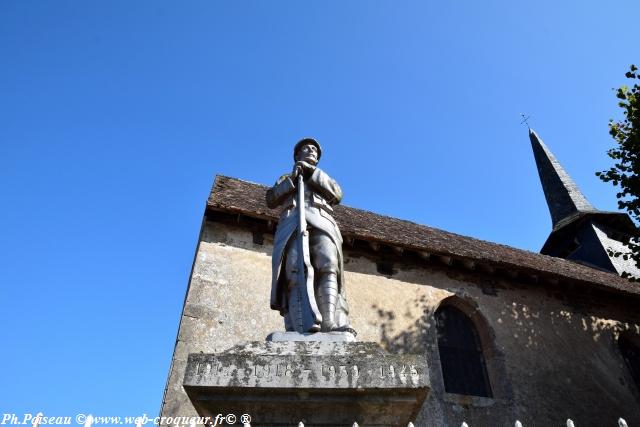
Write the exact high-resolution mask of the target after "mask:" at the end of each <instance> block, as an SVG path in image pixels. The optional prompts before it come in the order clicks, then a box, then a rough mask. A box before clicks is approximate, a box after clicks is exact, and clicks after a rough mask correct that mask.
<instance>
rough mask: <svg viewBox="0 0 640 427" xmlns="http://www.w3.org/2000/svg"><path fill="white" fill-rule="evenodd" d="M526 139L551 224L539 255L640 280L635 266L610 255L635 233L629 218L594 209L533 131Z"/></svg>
mask: <svg viewBox="0 0 640 427" xmlns="http://www.w3.org/2000/svg"><path fill="white" fill-rule="evenodd" d="M529 139H530V140H531V147H532V148H533V155H534V157H535V159H536V165H537V166H538V174H539V175H540V182H541V183H542V189H543V191H544V196H545V198H546V199H547V205H548V206H549V212H550V213H551V221H552V223H553V229H552V230H551V234H550V235H549V237H548V238H547V241H546V242H545V244H544V246H543V247H542V249H541V250H540V253H542V254H545V255H551V256H554V257H559V258H565V259H569V260H572V261H576V262H579V263H582V264H587V265H590V266H592V267H596V268H600V269H604V270H609V271H612V272H616V273H618V274H622V273H623V272H627V273H631V274H633V275H634V276H637V277H640V270H638V269H637V268H636V266H635V262H633V261H632V260H625V259H623V258H621V257H614V256H612V255H610V253H611V252H627V251H628V248H627V247H626V246H625V245H624V244H623V241H624V240H625V236H633V235H634V233H636V229H635V225H634V224H633V221H632V220H631V218H630V217H629V215H627V214H625V213H622V212H606V211H601V210H598V209H596V208H594V207H593V205H591V203H589V201H588V200H587V198H586V197H585V196H584V194H582V192H581V191H580V189H579V188H578V186H577V185H576V183H575V182H573V180H572V179H571V177H570V176H569V174H567V172H566V171H565V170H564V168H563V167H562V165H560V162H558V160H557V159H556V158H555V156H554V155H553V154H552V153H551V151H549V149H548V148H547V146H546V145H545V144H544V142H542V139H540V137H539V136H538V134H536V133H535V132H534V131H533V130H532V129H529Z"/></svg>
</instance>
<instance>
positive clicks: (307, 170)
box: [294, 161, 316, 178]
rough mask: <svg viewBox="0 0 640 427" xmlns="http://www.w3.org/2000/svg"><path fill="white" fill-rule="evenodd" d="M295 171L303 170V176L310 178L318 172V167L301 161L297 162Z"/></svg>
mask: <svg viewBox="0 0 640 427" xmlns="http://www.w3.org/2000/svg"><path fill="white" fill-rule="evenodd" d="M294 170H302V173H303V176H304V177H305V178H308V177H310V176H311V174H312V173H313V172H314V171H315V170H316V167H315V166H313V165H312V164H310V163H307V162H303V161H299V162H296V164H295V166H294Z"/></svg>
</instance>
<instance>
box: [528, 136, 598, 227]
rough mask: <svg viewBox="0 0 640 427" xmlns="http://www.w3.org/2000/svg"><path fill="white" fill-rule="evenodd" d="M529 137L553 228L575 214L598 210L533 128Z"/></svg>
mask: <svg viewBox="0 0 640 427" xmlns="http://www.w3.org/2000/svg"><path fill="white" fill-rule="evenodd" d="M529 139H530V140H531V147H532V148H533V155H534V157H535V159H536V165H537V166H538V174H539V175H540V182H541V183H542V189H543V190H544V196H545V198H546V199H547V205H548V206H549V212H550V213H551V221H552V222H553V228H554V229H555V228H557V227H558V226H560V225H561V224H562V223H563V220H566V219H569V218H571V217H573V216H574V215H575V214H578V213H581V212H594V211H596V209H595V208H594V207H593V206H592V205H591V203H589V201H588V200H587V198H586V197H585V196H584V194H582V192H581V191H580V189H579V188H578V186H577V185H576V183H575V182H573V180H572V179H571V177H570V176H569V174H567V172H566V171H565V170H564V168H563V167H562V165H560V162H558V160H557V159H556V158H555V156H554V155H553V153H551V151H549V148H547V146H546V145H545V144H544V142H542V139H540V137H539V136H538V134H537V133H535V131H534V130H533V129H529Z"/></svg>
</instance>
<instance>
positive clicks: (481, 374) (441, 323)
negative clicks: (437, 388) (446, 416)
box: [435, 304, 492, 397]
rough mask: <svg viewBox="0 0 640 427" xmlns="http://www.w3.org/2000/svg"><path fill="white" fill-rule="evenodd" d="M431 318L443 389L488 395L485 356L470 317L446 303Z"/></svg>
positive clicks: (489, 388) (490, 393) (449, 391)
mask: <svg viewBox="0 0 640 427" xmlns="http://www.w3.org/2000/svg"><path fill="white" fill-rule="evenodd" d="M435 319H436V327H437V333H438V351H439V353H440V365H441V367H442V377H443V380H444V388H445V391H446V392H447V393H456V394H465V395H471V396H483V397H492V391H491V385H490V383H489V376H488V374H487V367H486V363H485V357H484V354H483V352H482V345H481V342H480V337H479V335H478V330H477V329H476V327H475V325H474V323H473V321H472V320H471V319H470V318H469V317H468V316H467V315H466V314H465V313H464V312H463V311H462V310H460V309H459V308H457V307H455V306H453V305H450V304H446V305H442V306H440V307H439V308H438V310H436V312H435Z"/></svg>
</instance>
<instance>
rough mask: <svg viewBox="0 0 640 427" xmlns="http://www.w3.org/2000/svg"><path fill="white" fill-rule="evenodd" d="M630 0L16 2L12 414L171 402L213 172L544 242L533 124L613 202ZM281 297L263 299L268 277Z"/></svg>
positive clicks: (4, 255) (0, 201)
mask: <svg viewBox="0 0 640 427" xmlns="http://www.w3.org/2000/svg"><path fill="white" fill-rule="evenodd" d="M637 16H640V3H639V2H638V1H637V0H613V1H610V2H602V1H595V0H586V1H585V0H580V1H578V0H567V1H551V0H539V1H535V2H532V1H507V0H504V1H497V0H485V1H471V0H461V1H403V0H399V1H375V0H366V1H325V2H319V1H316V2H310V1H305V2H301V1H243V2H241V1H224V2H223V1H213V0H209V1H189V2H187V1H182V2H175V1H161V0H153V1H129V0H127V1H115V0H114V1H103V2H98V1H93V2H88V1H79V0H78V1H61V0H59V1H31V0H4V1H0V301H1V302H2V310H1V311H0V322H1V324H2V329H1V332H0V342H1V343H2V351H1V352H0V369H1V373H2V376H1V378H2V379H1V380H0V384H2V387H0V412H2V413H6V412H16V413H23V412H36V411H43V412H45V413H46V414H47V415H73V414H75V413H78V412H91V413H94V414H101V415H138V414H142V413H145V412H146V413H147V414H153V415H156V414H157V413H158V410H159V407H160V403H161V399H162V392H163V388H164V384H165V380H166V375H167V372H168V369H169V363H170V360H171V355H172V351H173V345H174V340H175V336H176V331H177V326H178V320H179V315H180V310H181V307H182V303H183V298H184V293H185V290H186V286H187V280H188V277H189V272H190V268H191V263H192V259H193V254H194V249H195V245H196V242H197V238H198V230H199V227H200V222H201V219H202V214H203V210H204V204H205V201H206V198H207V196H208V194H209V190H210V187H211V184H212V181H213V177H214V175H215V174H225V175H230V176H234V177H238V178H241V179H246V180H250V181H254V182H259V183H264V184H271V183H273V182H274V181H275V179H276V178H277V177H278V176H279V175H281V174H282V173H285V172H287V171H289V170H290V169H291V149H292V147H293V144H294V143H295V142H296V141H297V140H298V139H300V138H301V137H303V136H314V137H316V138H317V139H318V140H319V141H320V143H321V144H322V145H323V149H324V153H323V158H322V160H321V163H320V166H321V167H323V169H325V170H326V171H327V172H329V173H330V174H331V175H332V176H333V177H335V178H336V179H337V180H338V181H339V182H340V184H341V185H342V187H343V189H344V191H345V199H344V203H345V204H347V205H350V206H354V207H358V208H363V209H367V210H372V211H375V212H378V213H383V214H387V215H391V216H394V217H399V218H403V219H409V220H412V221H415V222H418V223H422V224H427V225H430V226H434V227H438V228H443V229H445V230H449V231H453V232H456V233H460V234H465V235H469V236H473V237H477V238H481V239H486V240H490V241H495V242H499V243H504V244H508V245H511V246H515V247H518V248H523V249H527V250H533V251H538V250H539V248H540V247H541V246H542V243H543V242H544V240H545V239H546V237H547V235H548V233H549V230H550V227H551V222H550V218H549V214H548V211H547V207H546V202H545V200H544V196H543V194H542V190H541V188H540V183H539V180H538V176H537V171H536V168H535V164H534V160H533V154H532V152H531V147H530V144H529V140H528V136H527V130H526V127H525V126H523V125H522V124H521V123H520V121H521V117H520V113H521V112H525V113H527V114H528V115H531V119H530V123H531V125H532V127H533V128H534V129H536V131H537V132H538V133H539V134H540V136H541V137H542V138H543V139H544V140H545V142H546V143H547V145H548V146H549V147H550V149H551V150H552V151H553V152H554V153H555V154H556V156H557V157H558V159H559V160H560V161H561V162H562V163H563V165H564V166H565V168H566V169H567V171H568V172H569V174H570V175H571V176H572V177H573V178H574V179H575V181H576V182H577V183H578V185H579V186H580V187H581V188H582V190H583V192H584V193H585V195H586V196H587V198H588V199H589V200H590V201H591V202H592V203H593V204H594V205H595V206H596V207H598V208H600V209H608V210H615V209H617V207H616V206H617V205H616V200H615V190H614V188H613V187H611V186H610V185H609V184H605V183H601V182H600V181H599V180H598V179H597V178H596V177H595V175H594V172H595V171H597V170H602V169H605V168H607V167H608V166H609V165H610V161H609V159H608V158H607V157H606V154H605V153H606V150H607V149H608V148H610V147H611V146H612V140H611V139H610V137H609V136H608V133H607V122H608V120H609V119H610V118H616V117H619V111H618V108H617V106H616V99H615V97H614V94H613V91H612V88H613V87H617V86H620V85H621V84H623V83H624V81H625V79H624V73H625V72H626V70H627V68H628V65H629V64H631V63H639V62H640V55H639V53H640V52H639V47H638V32H637V28H635V27H634V26H633V24H632V22H633V20H634V18H635V17H637ZM265 304H267V296H266V295H265Z"/></svg>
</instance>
